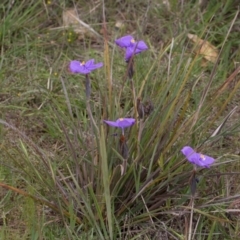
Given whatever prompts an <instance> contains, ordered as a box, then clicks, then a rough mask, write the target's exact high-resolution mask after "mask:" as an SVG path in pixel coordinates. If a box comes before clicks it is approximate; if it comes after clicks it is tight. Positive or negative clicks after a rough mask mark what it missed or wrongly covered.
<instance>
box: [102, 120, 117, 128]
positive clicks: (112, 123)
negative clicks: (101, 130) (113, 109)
mask: <svg viewBox="0 0 240 240" xmlns="http://www.w3.org/2000/svg"><path fill="white" fill-rule="evenodd" d="M103 121H104V122H105V123H106V124H108V125H109V126H112V127H119V126H118V123H117V122H113V121H107V120H103Z"/></svg>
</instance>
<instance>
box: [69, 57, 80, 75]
mask: <svg viewBox="0 0 240 240" xmlns="http://www.w3.org/2000/svg"><path fill="white" fill-rule="evenodd" d="M69 70H70V71H71V72H72V73H81V70H82V66H81V63H80V62H79V61H76V60H73V61H71V62H70V64H69Z"/></svg>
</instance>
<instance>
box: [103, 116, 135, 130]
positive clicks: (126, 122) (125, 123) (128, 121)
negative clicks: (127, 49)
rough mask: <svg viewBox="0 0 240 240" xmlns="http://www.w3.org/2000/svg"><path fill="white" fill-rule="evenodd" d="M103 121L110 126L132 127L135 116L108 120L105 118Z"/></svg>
mask: <svg viewBox="0 0 240 240" xmlns="http://www.w3.org/2000/svg"><path fill="white" fill-rule="evenodd" d="M103 121H104V122H105V123H107V124H108V125H109V126H112V127H118V128H122V129H123V128H126V127H130V126H132V125H133V124H134V123H135V119H134V118H119V119H118V120H116V121H107V120H103Z"/></svg>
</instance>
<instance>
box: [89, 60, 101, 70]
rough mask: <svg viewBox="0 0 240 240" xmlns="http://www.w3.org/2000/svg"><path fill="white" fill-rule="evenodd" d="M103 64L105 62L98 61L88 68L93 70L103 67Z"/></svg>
mask: <svg viewBox="0 0 240 240" xmlns="http://www.w3.org/2000/svg"><path fill="white" fill-rule="evenodd" d="M102 66H103V63H102V62H100V63H96V64H94V65H91V66H89V67H88V69H89V70H91V71H92V70H95V69H98V68H101V67H102Z"/></svg>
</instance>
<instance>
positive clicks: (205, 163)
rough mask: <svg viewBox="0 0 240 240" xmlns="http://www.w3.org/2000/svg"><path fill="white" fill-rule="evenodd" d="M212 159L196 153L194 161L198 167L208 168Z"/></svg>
mask: <svg viewBox="0 0 240 240" xmlns="http://www.w3.org/2000/svg"><path fill="white" fill-rule="evenodd" d="M214 161H215V159H214V158H212V157H209V156H207V155H203V154H200V153H198V160H197V161H196V164H197V165H198V166H200V167H207V168H209V167H210V165H211V164H213V162H214Z"/></svg>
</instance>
